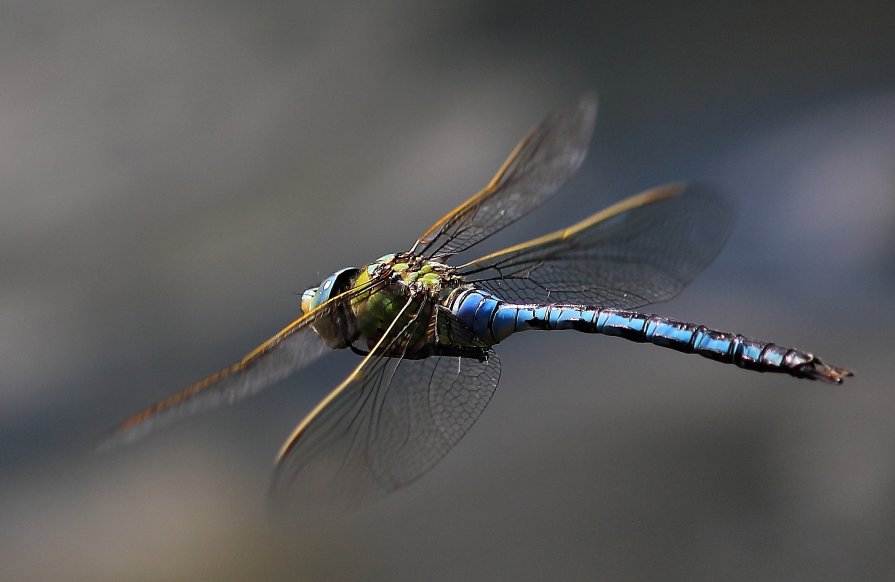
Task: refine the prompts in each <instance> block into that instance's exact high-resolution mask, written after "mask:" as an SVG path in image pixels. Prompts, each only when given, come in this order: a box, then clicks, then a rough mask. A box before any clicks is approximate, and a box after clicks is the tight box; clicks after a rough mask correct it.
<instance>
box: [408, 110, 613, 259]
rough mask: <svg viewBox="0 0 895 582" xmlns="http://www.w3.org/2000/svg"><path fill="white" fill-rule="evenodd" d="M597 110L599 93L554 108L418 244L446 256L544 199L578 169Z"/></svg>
mask: <svg viewBox="0 0 895 582" xmlns="http://www.w3.org/2000/svg"><path fill="white" fill-rule="evenodd" d="M596 115H597V99H596V95H594V94H587V95H584V96H583V97H582V98H581V99H580V100H579V101H578V103H577V104H576V105H575V106H574V107H572V108H570V109H567V110H564V111H559V112H557V113H554V114H553V115H551V116H550V117H548V118H547V119H546V120H544V121H543V122H542V123H541V124H540V125H538V126H537V127H535V128H534V129H533V130H531V131H530V132H529V133H528V135H526V136H525V138H523V139H522V141H521V142H519V144H518V145H517V146H516V148H515V149H514V150H513V152H512V153H511V154H510V156H509V158H507V160H506V161H505V162H504V164H503V166H501V168H500V170H498V172H497V174H496V175H495V176H494V178H492V179H491V182H490V183H489V184H488V185H487V186H485V188H484V189H483V190H481V191H480V192H479V193H478V194H476V195H475V196H473V197H472V198H470V199H469V200H467V201H466V202H464V203H463V204H461V205H460V206H458V207H457V208H455V209H454V210H453V211H452V212H450V213H448V214H447V215H446V216H444V217H443V218H442V219H441V220H439V221H438V222H436V223H435V224H433V225H432V227H431V228H429V230H427V231H426V232H425V233H424V234H423V235H422V236H421V237H420V238H419V240H417V242H416V244H415V245H414V247H413V250H414V251H415V252H417V253H419V254H421V255H424V256H427V257H439V258H444V257H448V256H450V255H454V254H456V253H458V252H460V251H463V250H465V249H468V248H469V247H471V246H473V245H474V244H476V243H478V242H480V241H482V240H484V239H485V238H487V237H489V236H491V235H492V234H494V233H496V232H497V231H499V230H501V229H502V228H504V227H506V226H508V225H509V224H511V223H513V222H515V221H516V220H518V219H519V218H521V217H522V216H525V215H526V214H528V213H529V212H530V211H531V210H532V209H534V208H535V207H537V206H538V205H540V204H542V203H543V202H544V201H545V200H547V199H548V198H549V197H550V196H552V195H553V194H555V193H556V191H557V190H559V188H560V187H561V186H562V185H563V184H564V183H565V182H566V180H568V179H569V177H570V176H571V175H572V174H574V173H575V171H576V170H577V169H578V167H579V166H581V163H582V162H583V161H584V157H585V155H586V154H587V148H588V145H589V143H590V138H591V135H592V133H593V128H594V120H595V119H596Z"/></svg>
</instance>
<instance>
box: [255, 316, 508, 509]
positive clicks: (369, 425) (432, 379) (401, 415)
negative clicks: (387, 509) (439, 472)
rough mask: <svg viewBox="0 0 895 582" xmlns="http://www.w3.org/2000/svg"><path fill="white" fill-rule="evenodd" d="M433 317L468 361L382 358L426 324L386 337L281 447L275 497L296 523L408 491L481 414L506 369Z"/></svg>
mask: <svg viewBox="0 0 895 582" xmlns="http://www.w3.org/2000/svg"><path fill="white" fill-rule="evenodd" d="M437 317H439V318H444V319H442V321H441V322H440V326H441V329H445V328H449V329H450V332H449V334H450V336H451V337H452V338H454V339H455V340H456V341H457V342H458V343H465V344H466V346H465V348H466V349H465V350H464V351H465V352H467V355H466V356H460V355H453V356H448V355H441V356H439V355H435V356H431V357H428V358H424V359H412V358H410V357H408V358H401V357H385V356H381V355H379V354H382V353H386V352H387V351H391V350H392V349H393V348H394V346H395V345H401V343H402V342H403V341H405V340H406V338H407V337H410V336H412V335H413V333H414V332H415V331H416V330H417V326H424V325H428V322H426V321H422V320H421V319H420V320H415V321H413V322H411V324H409V325H408V326H406V327H405V328H403V329H401V330H389V333H387V334H386V336H385V337H383V341H382V342H380V344H379V345H377V346H376V348H375V349H374V350H373V351H372V352H371V353H370V355H369V356H368V357H367V358H366V359H365V360H364V361H363V362H362V363H361V364H360V365H359V366H358V367H357V369H355V371H354V372H353V373H352V374H351V375H350V376H349V377H348V378H347V379H346V380H345V381H344V382H343V383H342V384H340V385H339V386H338V387H336V388H335V389H334V390H333V391H332V392H331V393H330V394H329V396H327V398H325V399H324V400H323V401H322V402H321V403H320V404H319V405H318V406H317V407H316V408H315V409H314V410H313V411H312V412H311V413H310V414H309V415H308V416H307V417H305V419H304V420H303V421H302V422H301V423H300V424H299V425H298V427H297V428H296V430H295V431H294V432H293V434H292V435H291V436H290V438H289V439H288V440H287V441H286V443H285V444H284V445H283V448H282V450H281V452H280V455H279V456H278V460H277V466H276V471H275V474H274V481H273V485H272V493H273V496H274V498H275V500H276V501H277V502H278V504H281V505H285V506H288V507H289V508H290V509H291V510H292V511H290V512H289V513H290V514H293V515H296V514H297V515H302V516H303V517H304V516H308V515H314V514H318V515H324V516H325V515H329V514H331V513H338V512H342V511H345V510H350V509H354V508H357V507H358V506H361V505H365V504H367V503H369V502H372V501H374V500H376V499H378V498H380V497H382V496H384V495H386V494H388V493H390V492H392V491H394V490H396V489H399V488H401V487H403V486H405V485H407V484H409V483H410V482H412V481H413V480H415V479H417V478H418V477H420V476H421V475H423V474H424V473H425V472H426V471H428V470H429V469H430V468H431V467H433V466H434V465H435V464H436V463H437V462H438V461H439V460H440V459H441V458H442V457H444V455H445V454H446V453H447V452H448V451H449V450H450V449H451V448H452V447H453V446H454V445H455V444H456V443H457V442H458V441H459V440H460V438H461V437H462V436H463V435H464V434H465V433H466V431H467V430H469V428H470V427H471V426H472V424H473V423H474V422H475V421H476V419H477V418H478V417H479V415H480V414H481V413H482V411H483V410H484V409H485V406H486V405H487V404H488V401H489V400H490V399H491V396H492V395H493V394H494V390H495V388H496V387H497V382H498V379H499V377H500V360H499V359H498V358H497V355H496V354H495V353H494V352H493V351H492V350H491V349H489V348H488V347H486V346H485V345H483V344H482V343H481V342H480V341H479V340H478V339H477V338H476V337H475V336H473V334H472V333H471V332H469V331H468V330H467V329H465V328H464V327H463V326H462V325H461V324H460V323H459V322H457V320H456V319H455V318H454V316H453V315H452V314H451V313H450V312H449V311H447V310H445V309H443V308H439V311H438V314H437ZM469 348H473V349H472V350H470V349H469ZM471 352H477V353H478V354H479V357H471Z"/></svg>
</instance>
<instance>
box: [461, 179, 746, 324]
mask: <svg viewBox="0 0 895 582" xmlns="http://www.w3.org/2000/svg"><path fill="white" fill-rule="evenodd" d="M733 215H734V213H733V210H732V208H731V206H730V205H729V203H728V202H726V201H725V199H724V198H722V197H720V196H717V195H715V194H713V193H711V192H709V191H708V190H705V189H699V188H692V187H686V186H685V185H684V184H681V183H677V184H669V185H665V186H660V187H658V188H654V189H652V190H648V191H646V192H643V193H641V194H638V195H637V196H633V197H631V198H628V199H626V200H622V201H621V202H619V203H617V204H615V205H613V206H610V207H609V208H607V209H605V210H603V211H602V212H598V213H597V214H594V215H593V216H591V217H589V218H586V219H584V220H582V221H581V222H579V223H577V224H575V225H573V226H570V227H568V228H566V229H563V230H560V231H557V232H554V233H551V234H548V235H544V236H542V237H539V238H536V239H533V240H531V241H528V242H525V243H521V244H518V245H515V246H513V247H510V248H507V249H504V250H502V251H498V252H495V253H492V254H490V255H487V256H484V257H482V258H480V259H477V260H475V261H472V262H470V263H467V264H466V265H463V266H461V267H459V269H458V272H459V273H460V274H461V275H463V276H464V279H465V280H466V281H467V282H469V283H471V284H472V285H474V286H476V287H480V288H482V289H485V290H488V291H491V292H493V293H495V294H496V295H498V296H500V297H504V298H506V299H508V300H511V301H517V302H522V303H526V302H574V303H585V304H589V305H610V306H612V307H617V308H620V309H634V308H637V307H641V306H643V305H647V304H650V303H655V302H657V301H664V300H667V299H671V298H672V297H674V296H675V295H677V294H678V293H679V292H680V291H681V290H682V289H683V288H684V287H685V286H686V285H687V284H688V283H689V282H690V281H692V280H693V278H694V277H696V275H698V274H699V273H700V272H701V271H702V270H703V269H705V267H706V266H708V264H709V263H710V262H711V261H712V259H714V257H715V256H716V255H717V254H718V252H719V251H720V250H721V247H722V246H723V245H724V242H725V241H726V239H727V236H728V234H729V233H730V231H731V229H732V226H733Z"/></svg>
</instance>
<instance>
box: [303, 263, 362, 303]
mask: <svg viewBox="0 0 895 582" xmlns="http://www.w3.org/2000/svg"><path fill="white" fill-rule="evenodd" d="M358 273H360V269H357V268H355V267H348V268H345V269H341V270H339V271H336V272H335V273H333V274H332V275H330V276H329V277H327V278H326V279H324V280H323V281H321V282H320V286H319V287H311V288H310V289H308V290H307V291H305V292H304V293H302V294H301V310H302V311H303V312H305V313H307V312H309V311H311V310H312V309H314V308H315V307H317V306H318V305H320V304H321V303H323V302H324V301H326V300H327V299H329V298H330V297H335V296H336V295H338V294H339V293H342V292H343V291H347V290H348V289H349V288H350V287H351V285H352V284H353V283H354V280H355V279H357V275H358Z"/></svg>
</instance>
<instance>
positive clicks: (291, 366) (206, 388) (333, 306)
mask: <svg viewBox="0 0 895 582" xmlns="http://www.w3.org/2000/svg"><path fill="white" fill-rule="evenodd" d="M378 284H379V283H377V282H371V283H370V284H368V285H365V286H363V287H359V288H354V289H351V290H349V291H346V292H344V293H342V294H340V295H337V296H336V297H333V298H332V299H330V300H328V301H326V302H324V303H322V304H320V305H319V306H318V307H317V308H316V309H314V310H312V311H310V312H309V313H306V314H305V315H302V316H301V317H299V318H298V319H296V320H295V321H293V322H292V323H291V324H289V325H288V326H286V327H285V328H283V329H282V330H281V331H280V332H278V333H277V334H276V335H274V336H273V337H271V338H270V339H268V340H267V341H266V342H264V343H263V344H261V345H260V346H258V347H257V348H255V349H254V350H253V351H252V352H250V353H249V354H247V355H246V356H245V357H243V358H242V359H241V360H239V361H238V362H236V363H234V364H232V365H230V366H228V367H227V368H224V369H223V370H220V371H218V372H216V373H214V374H212V375H211V376H208V377H207V378H204V379H202V380H200V381H198V382H196V383H195V384H192V385H190V386H187V387H186V388H184V389H183V390H181V391H179V392H177V393H175V394H172V395H171V396H168V397H167V398H165V399H164V400H160V401H159V402H156V403H155V404H153V405H151V406H148V407H146V408H144V409H143V410H141V411H139V412H137V413H136V414H134V415H132V416H130V417H129V418H127V419H126V420H124V421H123V422H121V423H119V424H118V425H117V426H116V427H114V428H113V429H112V430H111V431H109V433H108V434H107V435H106V436H105V437H104V438H103V439H102V440H101V442H100V444H99V448H100V449H107V448H112V447H114V446H118V445H123V444H129V443H131V442H134V441H136V440H137V439H139V438H142V437H143V436H145V435H147V434H149V433H150V432H152V431H154V430H156V429H158V428H160V427H162V426H166V425H168V424H170V423H172V422H174V421H176V420H179V419H181V418H184V417H187V416H190V415H193V414H196V413H198V412H201V411H205V410H208V409H211V408H214V407H217V406H220V405H222V404H232V403H233V402H236V401H237V400H240V399H242V398H245V397H246V396H249V395H251V394H255V393H256V392H259V391H261V390H263V389H264V388H267V387H268V386H271V385H272V384H275V383H276V382H278V381H280V380H282V379H284V378H286V377H288V376H289V375H291V374H293V373H294V372H296V371H298V370H300V369H301V368H303V367H305V366H307V365H308V364H310V363H312V362H313V361H314V360H316V359H318V358H319V357H320V356H322V355H324V354H326V353H328V352H330V351H332V348H331V347H329V346H328V345H327V344H326V343H325V342H324V341H323V340H322V339H321V338H320V336H319V335H317V333H316V331H315V330H314V324H315V323H317V322H321V321H327V322H330V323H332V322H334V321H335V322H338V321H340V320H341V318H342V317H343V315H342V314H343V313H344V310H346V309H349V307H348V305H349V303H350V300H351V298H353V297H356V296H357V295H358V294H360V293H369V292H371V289H374V288H375V286H376V285H378Z"/></svg>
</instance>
